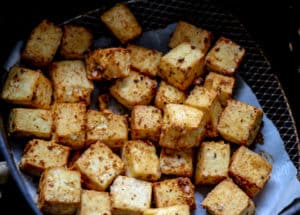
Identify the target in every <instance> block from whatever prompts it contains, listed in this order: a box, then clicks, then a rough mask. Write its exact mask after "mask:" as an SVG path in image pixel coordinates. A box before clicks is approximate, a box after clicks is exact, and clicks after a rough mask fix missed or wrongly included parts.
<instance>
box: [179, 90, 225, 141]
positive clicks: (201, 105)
mask: <svg viewBox="0 0 300 215" xmlns="http://www.w3.org/2000/svg"><path fill="white" fill-rule="evenodd" d="M184 104H186V105H189V106H192V107H195V108H198V109H200V110H202V111H203V112H204V113H206V115H207V117H208V119H207V120H208V125H207V126H208V129H207V135H208V136H209V137H216V136H218V131H217V126H218V122H219V118H220V115H221V113H222V107H221V104H220V101H219V98H218V93H217V92H216V91H214V90H211V89H207V88H204V87H201V86H196V87H195V88H194V89H193V90H192V91H191V92H190V95H189V96H188V97H187V99H186V100H185V102H184Z"/></svg>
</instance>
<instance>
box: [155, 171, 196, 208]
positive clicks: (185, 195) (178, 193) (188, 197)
mask: <svg viewBox="0 0 300 215" xmlns="http://www.w3.org/2000/svg"><path fill="white" fill-rule="evenodd" d="M194 194H195V187H194V185H193V184H192V182H191V181H190V179H189V178H181V177H180V178H175V179H167V180H164V181H160V182H155V183H153V196H154V202H155V206H156V207H157V208H161V207H168V206H173V205H181V204H187V205H189V207H190V209H195V208H196V204H195V196H194Z"/></svg>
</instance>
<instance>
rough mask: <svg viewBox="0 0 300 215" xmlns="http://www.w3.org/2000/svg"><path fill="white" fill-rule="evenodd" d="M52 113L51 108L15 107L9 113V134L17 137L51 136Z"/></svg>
mask: <svg viewBox="0 0 300 215" xmlns="http://www.w3.org/2000/svg"><path fill="white" fill-rule="evenodd" d="M52 123H53V120H52V113H51V111H49V110H42V109H29V108H28V109H27V108H13V109H11V111H10V113H9V120H8V134H9V135H11V136H16V137H27V136H34V137H40V138H50V137H51V134H52Z"/></svg>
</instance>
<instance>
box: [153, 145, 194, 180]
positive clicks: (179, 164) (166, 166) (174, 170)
mask: <svg viewBox="0 0 300 215" xmlns="http://www.w3.org/2000/svg"><path fill="white" fill-rule="evenodd" d="M193 157H194V151H193V149H192V148H189V149H183V150H173V149H167V148H162V149H161V152H160V158H159V160H160V169H161V172H162V173H163V174H165V175H177V176H186V177H192V175H193Z"/></svg>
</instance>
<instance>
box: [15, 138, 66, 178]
mask: <svg viewBox="0 0 300 215" xmlns="http://www.w3.org/2000/svg"><path fill="white" fill-rule="evenodd" d="M70 151H71V149H70V148H69V147H67V146H62V145H59V144H57V143H55V142H54V141H45V140H39V139H33V140H31V141H29V142H28V143H27V145H26V146H25V149H24V151H23V154H22V158H21V162H20V169H21V170H22V171H24V172H26V173H29V174H31V175H36V176H40V175H41V174H42V172H43V171H44V170H45V169H48V168H51V167H59V166H66V165H67V162H68V157H69V154H70Z"/></svg>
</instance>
